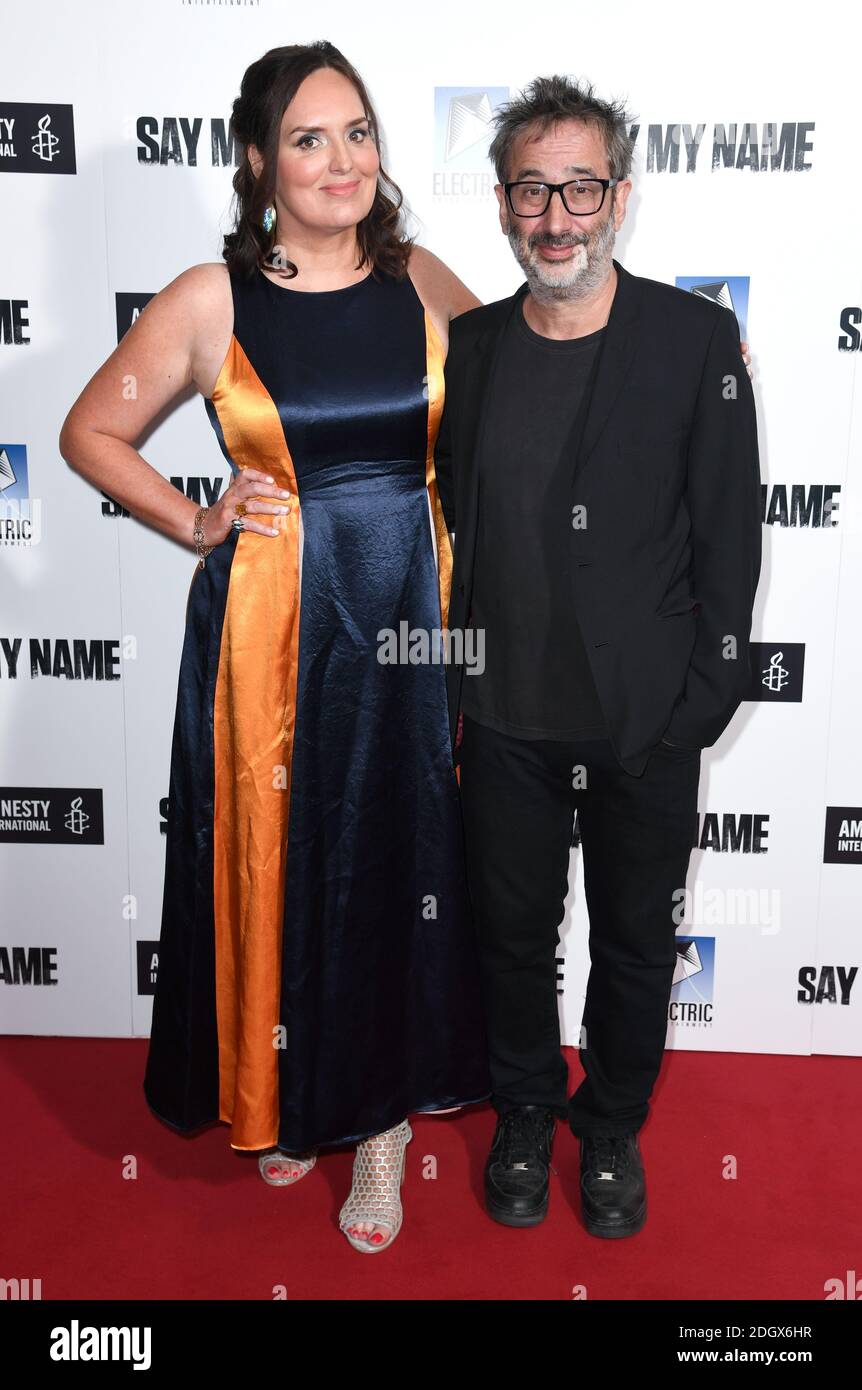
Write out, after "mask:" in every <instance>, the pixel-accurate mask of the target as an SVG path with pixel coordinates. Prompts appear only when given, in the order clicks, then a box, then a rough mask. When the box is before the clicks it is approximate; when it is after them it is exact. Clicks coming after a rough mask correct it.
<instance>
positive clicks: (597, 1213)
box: [581, 1131, 646, 1239]
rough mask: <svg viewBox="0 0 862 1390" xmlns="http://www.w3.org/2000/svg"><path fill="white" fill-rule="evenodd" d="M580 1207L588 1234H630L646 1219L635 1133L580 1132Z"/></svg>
mask: <svg viewBox="0 0 862 1390" xmlns="http://www.w3.org/2000/svg"><path fill="white" fill-rule="evenodd" d="M581 1211H582V1214H583V1218H584V1225H585V1226H586V1228H587V1230H588V1231H589V1233H590V1235H591V1236H607V1237H610V1238H611V1239H614V1238H615V1237H618V1236H633V1235H634V1234H635V1232H636V1231H639V1230H640V1229H641V1227H642V1226H643V1224H644V1222H645V1221H646V1183H645V1179H644V1170H643V1163H642V1161H641V1155H640V1150H639V1148H638V1139H637V1133H636V1132H634V1131H633V1132H631V1133H629V1134H617V1135H611V1136H609V1137H605V1136H602V1135H582V1136H581Z"/></svg>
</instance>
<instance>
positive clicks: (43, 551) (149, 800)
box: [0, 0, 862, 1054]
mask: <svg viewBox="0 0 862 1390" xmlns="http://www.w3.org/2000/svg"><path fill="white" fill-rule="evenodd" d="M2 11H3V15H2V34H3V55H4V56H3V63H2V78H3V80H2V91H0V207H2V216H0V498H2V503H0V562H2V587H0V605H2V607H0V718H2V747H1V748H0V854H2V892H0V902H2V921H0V1010H2V1018H0V1031H3V1032H6V1033H30V1034H67V1035H71V1034H76V1035H81V1034H83V1035H100V1036H134V1035H146V1034H147V1033H148V1031H149V1024H150V1011H151V1005H152V994H153V989H154V984H155V979H156V973H157V970H158V936H159V926H160V918H161V905H162V885H163V874H164V847H165V828H166V824H167V817H168V816H169V814H170V808H169V806H168V802H167V790H168V770H169V758H170V744H171V731H172V725H173V717H174V703H175V699H176V688H177V675H178V667H179V657H180V650H181V645H182V637H183V627H184V619H185V605H186V597H187V594H188V589H189V584H190V581H191V579H192V576H193V573H194V567H195V564H196V559H195V556H194V553H193V552H192V550H191V549H185V548H183V547H182V546H180V545H177V544H175V543H173V542H171V541H169V540H167V539H166V538H165V537H163V536H162V535H161V534H159V533H158V532H157V531H155V530H153V529H152V528H150V527H148V526H146V525H144V524H142V523H140V522H138V521H136V520H135V519H134V518H133V517H131V516H129V515H128V513H127V512H126V511H125V510H124V509H123V507H122V506H120V505H118V504H117V502H116V501H115V500H114V499H112V498H111V497H109V496H106V495H102V494H100V493H99V492H98V490H97V489H95V488H94V487H92V486H91V485H89V484H88V483H86V482H85V481H84V480H83V479H82V478H81V477H80V476H79V475H77V474H76V473H74V472H73V471H72V470H71V469H70V468H69V467H68V465H67V464H66V463H65V462H64V460H63V459H62V457H61V456H60V453H59V450H58V434H59V430H60V426H61V424H62V422H63V419H64V417H65V415H66V412H67V411H68V409H69V407H70V405H71V404H72V402H73V401H74V399H75V397H76V396H77V395H78V393H79V391H80V390H81V388H82V387H83V385H84V383H85V382H86V381H87V380H88V378H89V377H90V376H91V375H92V374H93V372H94V371H95V370H96V368H97V367H98V366H99V365H100V363H101V362H102V361H103V360H104V359H105V357H107V356H108V354H109V353H110V352H111V351H112V350H113V348H114V347H115V346H116V343H117V341H118V338H119V337H120V336H121V335H122V334H123V333H124V332H125V331H126V330H127V329H128V327H129V325H130V324H131V323H132V321H133V320H134V318H135V316H136V315H137V314H138V313H139V312H140V311H141V309H142V307H143V306H144V305H145V304H146V302H147V300H148V299H149V298H151V297H152V296H153V295H154V294H156V293H158V291H159V290H161V289H162V288H164V286H165V285H167V284H168V283H169V282H170V281H171V280H172V279H174V277H175V276H176V275H178V274H179V273H180V272H181V271H182V270H184V269H186V268H187V267H188V266H191V265H194V264H197V263H199V262H202V261H214V260H218V259H219V258H220V254H221V240H220V238H221V233H222V232H223V231H225V230H227V229H229V227H230V202H231V196H232V189H231V178H232V174H233V170H234V167H235V163H236V160H237V151H236V149H235V147H234V145H233V143H232V140H231V134H230V130H229V123H228V118H229V113H230V109H231V104H232V101H233V99H234V97H235V96H236V94H237V93H238V90H239V84H240V80H241V78H242V74H243V72H244V70H245V68H246V67H247V66H248V64H249V63H251V62H252V61H254V59H256V58H257V57H259V56H260V55H261V54H262V53H264V52H265V51H266V50H267V49H269V48H273V47H277V46H280V45H282V44H288V43H297V42H300V43H305V42H310V41H312V40H314V39H318V38H327V39H329V40H330V41H331V42H333V43H335V44H336V45H337V46H338V47H339V48H340V49H341V50H342V51H343V52H344V53H345V54H346V56H347V57H348V58H349V59H350V60H351V61H352V62H353V63H354V64H355V65H356V66H357V68H358V69H359V71H360V72H361V73H362V74H363V77H364V79H365V81H366V83H367V85H368V87H369V90H370V92H371V94H372V98H373V100H374V101H375V103H376V105H377V108H378V110H379V112H380V115H381V119H382V123H383V127H384V135H385V150H384V163H385V165H386V167H387V168H388V169H389V170H390V171H391V173H392V174H393V176H394V178H395V179H396V181H397V182H398V183H399V184H400V186H401V188H402V189H403V191H404V194H405V198H406V203H407V207H408V224H407V225H408V229H409V230H410V231H411V232H414V233H417V234H418V238H419V240H420V241H421V242H422V243H423V244H425V245H427V246H429V247H430V248H431V249H432V250H433V251H435V252H436V253H437V255H439V256H441V257H442V258H443V259H444V260H445V261H446V262H447V263H448V264H449V265H450V266H452V268H453V269H454V270H455V271H456V272H457V274H458V275H459V276H460V277H461V278H462V280H464V282H465V283H466V284H467V285H469V286H470V288H471V289H472V290H473V291H474V292H475V293H476V294H477V295H478V296H479V298H480V299H482V300H483V301H484V302H488V301H490V300H493V299H499V298H502V297H503V296H506V295H509V294H511V293H512V291H513V290H514V289H515V288H516V287H517V286H518V285H519V284H520V283H521V282H522V278H523V277H522V275H521V273H520V270H519V268H518V266H517V264H516V263H515V261H514V259H513V258H512V255H511V252H510V250H509V246H508V243H507V241H506V239H505V237H504V236H503V235H502V234H501V232H500V229H499V223H498V219H497V203H496V199H495V196H494V193H493V184H494V176H493V172H492V169H491V166H490V164H489V163H488V160H487V148H488V143H489V139H490V134H491V131H490V129H489V121H490V118H491V116H492V113H493V111H494V109H495V108H496V107H497V106H498V105H499V104H500V103H501V102H503V101H505V100H506V99H507V98H508V97H509V96H510V95H511V94H514V93H515V92H516V91H517V90H518V89H519V88H521V87H523V86H524V85H525V84H526V83H527V82H528V81H529V80H530V79H531V78H533V77H535V76H538V75H541V74H546V75H547V74H551V73H555V72H565V73H569V74H572V75H576V76H580V77H585V78H588V79H590V80H591V81H592V82H593V83H594V84H595V85H596V88H597V90H598V91H599V93H601V94H602V95H605V96H609V97H611V96H612V97H622V98H624V99H625V100H626V103H627V106H628V108H629V109H630V110H631V111H633V112H634V113H636V114H635V116H634V122H633V132H632V133H633V135H634V137H635V162H634V174H633V178H634V190H633V193H632V197H631V199H630V201H629V212H628V217H627V220H626V223H625V225H624V227H623V229H622V232H621V233H620V235H619V237H618V240H617V247H616V253H615V254H616V256H617V259H619V260H620V261H622V263H623V264H624V265H625V266H626V267H627V268H628V269H629V270H631V271H633V272H634V273H636V274H640V275H647V276H651V277H652V278H654V279H657V280H663V281H666V282H668V283H669V284H675V285H678V286H679V287H680V288H681V289H683V290H685V291H686V292H688V293H691V294H697V295H704V296H706V297H708V298H711V299H714V300H716V301H717V302H719V303H721V304H725V305H727V306H729V307H731V308H732V309H733V311H734V312H735V314H736V316H737V318H738V320H739V323H740V326H741V329H742V332H743V336H744V337H746V338H748V339H749V341H750V343H751V347H752V354H753V365H754V370H755V394H756V399H757V407H758V420H759V431H760V446H761V459H762V469H763V480H764V481H763V491H762V512H763V542H764V563H763V571H762V579H761V584H760V590H759V596H758V602H757V609H756V614H755V621H754V631H753V660H752V669H753V678H752V682H751V688H750V690H749V692H748V698H747V699H746V701H745V702H744V704H743V705H742V706H741V708H740V710H739V712H738V714H737V715H736V717H735V718H734V720H733V722H732V724H731V726H730V728H729V729H728V730H727V731H726V733H725V735H724V736H723V737H722V739H721V740H720V741H719V743H718V744H717V745H715V746H714V747H713V748H711V749H709V750H707V752H706V753H705V755H704V759H703V774H702V780H701V787H700V798H699V812H698V818H697V824H696V827H694V829H693V845H694V852H693V854H692V860H691V868H690V873H689V878H688V883H687V887H686V890H685V895H684V896H683V895H681V896H680V902H679V905H678V922H679V926H678V941H679V945H678V971H677V978H676V982H675V984H674V988H673V997H672V1001H671V1006H670V1012H669V1018H668V1046H670V1047H679V1048H691V1049H711V1050H730V1051H756V1052H770V1053H777V1052H786V1053H809V1052H820V1053H845V1054H847V1053H850V1054H859V1053H860V1052H862V1026H860V1013H862V984H860V982H859V979H858V969H859V962H860V960H862V940H860V936H862V931H860V918H862V913H860V906H862V746H860V692H862V621H860V598H862V520H860V518H862V501H860V494H862V379H860V362H862V353H860V348H862V307H860V306H862V257H860V247H862V198H860V188H859V183H860V174H859V122H858V117H857V110H856V104H855V101H854V96H855V88H854V83H853V79H852V74H848V70H847V67H846V60H847V53H848V51H852V50H853V49H854V48H855V47H856V43H855V41H854V36H853V34H852V33H851V32H850V30H849V29H848V28H846V27H845V26H850V25H852V24H855V22H856V21H855V20H853V18H852V12H851V10H849V9H847V8H846V7H845V6H841V5H838V4H826V5H824V4H822V3H821V4H820V5H818V6H817V7H816V11H815V13H814V14H813V15H808V14H806V22H805V24H804V25H800V24H799V23H798V22H797V18H796V17H795V16H794V13H793V11H792V8H791V9H790V10H788V9H787V7H786V5H785V6H781V5H778V4H775V5H772V4H768V5H761V6H759V7H758V6H753V7H752V6H747V7H745V10H744V12H743V11H740V12H739V14H738V15H737V16H736V22H732V23H731V24H728V22H727V16H716V14H715V12H714V11H712V10H710V9H703V8H701V9H697V8H695V9H694V10H688V11H686V12H685V14H684V15H683V14H682V13H681V12H680V11H679V8H678V7H677V6H675V5H671V4H670V3H663V2H660V3H657V4H653V5H649V6H643V5H640V4H630V3H628V0H626V3H622V4H619V3H618V4H611V5H608V6H603V7H595V6H592V7H586V8H584V7H574V8H573V7H571V6H562V7H559V6H558V7H556V8H553V9H552V10H548V11H542V12H541V14H540V15H538V16H535V15H533V14H532V13H531V12H529V11H524V9H523V7H522V6H520V5H511V6H507V5H500V4H496V3H495V4H491V3H478V4H476V3H473V4H470V5H467V6H464V5H462V4H455V3H452V2H451V0H437V3H436V4H435V5H434V7H433V11H432V10H427V11H423V10H422V8H421V7H420V8H419V9H418V10H417V9H411V8H410V7H405V6H404V5H402V4H394V3H391V2H390V0H378V3H377V4H375V5H374V6H372V7H371V8H368V7H362V6H356V5H353V4H348V3H347V0H331V3H330V4H329V5H327V6H326V8H325V10H324V11H318V12H316V14H315V15H314V16H312V14H311V12H310V11H309V10H308V9H303V8H302V7H295V6H288V5H284V4H281V3H279V0H260V3H244V2H243V0H234V3H227V0H222V3H204V2H203V0H199V2H198V3H190V2H189V0H146V3H145V2H144V0H137V3H134V2H133V0H109V2H106V3H104V4H101V3H94V2H92V0H91V3H79V4H76V5H64V4H62V3H56V4H46V3H40V2H39V0H28V3H26V4H24V3H22V0H3V4H2ZM731 17H732V16H731ZM856 38H857V39H858V33H857V36H856ZM138 447H139V449H140V452H141V453H142V455H143V457H144V458H145V459H146V460H147V461H148V463H150V464H151V465H152V466H153V467H154V468H156V469H158V470H159V471H160V472H161V473H163V474H164V476H165V477H166V478H169V479H170V481H171V482H172V483H173V484H174V486H175V487H177V488H178V489H179V490H180V491H181V492H183V493H184V494H185V495H186V496H188V497H190V498H194V499H195V500H196V501H199V502H200V503H201V504H206V503H208V502H211V501H212V500H213V499H215V498H217V497H218V495H219V492H220V490H221V489H222V488H224V487H225V486H226V485H227V482H228V480H229V478H228V471H227V467H226V464H225V462H224V459H223V457H222V455H221V454H220V451H219V448H218V445H217V443H216V439H215V436H214V434H213V431H212V428H211V426H210V424H209V421H208V420H207V418H206V413H205V408H204V404H203V400H202V398H201V397H200V396H199V395H197V394H196V393H189V394H188V395H187V396H186V397H184V398H183V399H182V400H180V401H179V402H178V404H177V407H176V408H175V409H174V410H172V411H171V412H170V413H169V414H168V415H167V417H166V418H164V419H163V420H161V421H160V422H159V423H158V426H157V427H156V428H153V429H152V430H151V432H150V433H149V434H148V436H147V438H146V439H144V440H142V441H139V442H138ZM588 968H589V955H588V948H587V917H586V911H585V907H584V894H583V880H582V872H581V863H580V851H579V849H578V847H577V846H575V847H574V848H573V851H572V873H571V888H570V896H569V902H568V907H567V914H566V920H565V923H564V925H563V928H562V929H561V941H560V950H559V963H558V973H559V985H558V988H559V999H560V1012H561V1019H562V1023H563V1033H564V1038H565V1040H566V1041H568V1042H576V1041H577V1039H578V1035H579V1028H580V1021H581V1012H582V1007H583V999H584V990H585V984H586V977H587V971H588Z"/></svg>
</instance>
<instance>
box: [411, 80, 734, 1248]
mask: <svg viewBox="0 0 862 1390" xmlns="http://www.w3.org/2000/svg"><path fill="white" fill-rule="evenodd" d="M495 119H496V123H497V133H496V136H495V139H494V142H493V144H492V146H491V151H490V154H491V158H492V159H493V161H494V163H495V167H496V171H497V177H498V179H499V183H498V185H497V186H496V190H495V191H496V194H497V198H498V201H499V210H500V224H501V227H502V230H503V232H504V234H505V235H506V236H507V237H508V239H509V242H510V244H511V247H512V250H513V252H514V254H515V256H516V258H517V260H518V262H519V264H520V265H521V267H522V269H523V271H524V273H525V275H526V281H525V283H524V284H523V285H521V287H520V288H519V289H518V290H517V291H516V293H515V294H514V295H512V296H511V297H510V298H508V299H503V300H500V301H498V302H496V303H494V304H488V305H482V306H480V307H479V308H475V309H472V310H470V311H468V312H467V313H465V314H462V315H461V316H459V317H458V318H456V319H454V320H453V321H452V323H451V325H450V330H451V332H450V340H449V352H448V357H447V361H446V397H445V406H444V411H443V417H442V420H441V425H440V431H439V437H438V441H437V447H436V451H435V460H436V470H437V477H438V484H439V488H440V495H441V500H442V503H443V508H444V512H445V515H446V520H447V525H448V527H449V529H450V530H451V531H454V532H455V560H454V569H453V575H452V588H451V597H450V607H449V615H448V628H449V632H450V635H451V639H450V640H452V646H451V648H450V650H451V652H452V653H454V655H453V656H452V658H451V659H450V661H449V664H448V669H447V682H448V693H449V715H450V725H451V735H452V739H453V746H454V747H455V750H456V751H455V757H456V761H457V762H458V763H459V781H460V789H461V799H462V805H463V811H464V827H465V838H466V851H467V873H468V882H469V887H470V893H471V898H472V902H473V908H474V914H475V921H476V928H477V932H478V937H479V943H480V950H481V958H482V968H483V988H484V998H485V1007H486V1016H487V1023H488V1033H489V1044H490V1054H491V1068H492V1081H493V1088H494V1093H493V1104H494V1107H495V1109H496V1110H497V1125H496V1132H495V1135H494V1142H493V1145H492V1148H491V1151H490V1154H489V1156H488V1162H487V1165H486V1170H485V1197H486V1204H487V1208H488V1211H489V1213H490V1214H491V1216H493V1217H494V1218H495V1219H496V1220H498V1221H500V1222H502V1223H503V1224H506V1225H511V1226H529V1225H535V1224H536V1223H537V1222H539V1221H541V1220H542V1219H543V1217H544V1215H545V1212H546V1210H547V1204H548V1166H549V1161H550V1153H551V1142H552V1137H553V1132H554V1127H555V1120H556V1116H558V1115H559V1116H561V1117H564V1118H567V1119H568V1123H569V1126H570V1128H571V1130H572V1132H573V1133H574V1134H575V1135H577V1136H578V1137H579V1139H580V1146H581V1197H582V1212H583V1217H584V1221H585V1225H586V1227H587V1229H588V1230H589V1231H590V1232H591V1233H593V1234H595V1235H601V1236H611V1237H615V1236H625V1235H629V1234H631V1233H633V1232H635V1231H637V1230H640V1228H641V1226H642V1225H643V1222H644V1220H645V1218H646V1188H645V1181H644V1173H643V1164H642V1160H641V1156H640V1151H639V1147H638V1139H637V1135H638V1130H639V1129H640V1127H641V1125H642V1124H643V1122H644V1120H645V1119H646V1116H647V1113H648V1108H649V1098H650V1096H651V1094H652V1090H653V1085H654V1083H655V1080H656V1077H657V1075H658V1071H659V1068H660V1065H661V1061H662V1055H663V1050H664V1043H665V1036H666V1029H667V1009H668V1001H669V996H670V990H671V985H672V980H673V974H674V966H675V963H676V949H675V923H674V918H673V909H674V905H675V903H676V902H677V901H678V897H677V898H674V894H675V893H677V894H678V891H679V890H680V889H682V888H684V886H685V880H686V872H687V867H688V860H689V853H690V847H691V843H692V836H693V829H694V822H695V815H696V807H697V786H698V779H699V774H700V758H701V750H702V749H703V748H704V747H707V746H708V745H711V744H713V743H715V741H716V739H718V738H719V736H720V735H721V733H722V732H723V730H724V729H725V728H726V727H727V724H728V722H729V720H730V719H731V717H732V715H733V713H734V711H735V710H736V708H737V706H738V704H739V702H740V700H741V699H742V698H743V696H744V694H745V691H746V688H747V685H748V680H749V660H748V639H749V634H750V631H751V615H752V606H753V602H754V595H755V590H756V587H757V581H758V577H759V572H760V524H761V523H760V509H759V488H760V477H759V464H758V448H757V428H756V420H755V411H754V399H753V393H752V389H751V384H750V382H749V379H748V375H747V372H746V368H745V363H744V360H743V357H742V355H741V352H740V344H739V329H738V324H737V322H736V319H735V316H734V315H733V313H732V312H731V311H729V310H728V309H726V308H724V307H721V306H719V305H717V304H715V303H712V302H710V301H708V300H705V299H702V298H699V297H696V296H694V295H691V294H688V293H685V292H683V291H681V290H678V289H676V288H673V287H671V286H668V285H665V284H661V283H659V282H657V281H653V280H648V279H643V278H641V277H639V276H635V275H632V274H630V273H629V272H628V271H626V270H625V269H624V268H623V266H622V265H620V263H619V262H618V261H616V260H614V259H613V256H612V251H613V246H614V238H615V234H616V231H617V230H618V229H619V227H620V226H621V224H622V221H623V219H624V217H625V211H626V201H627V198H628V195H629V192H630V189H631V181H630V179H629V177H628V175H629V173H630V169H631V145H630V140H629V137H628V119H629V118H628V117H627V115H626V113H625V112H624V111H623V110H622V109H621V107H620V106H619V105H617V104H613V103H608V102H605V101H602V100H600V99H599V98H598V97H596V96H595V95H594V93H593V91H592V89H591V88H590V87H588V86H580V87H579V86H577V85H576V84H574V83H572V82H570V81H569V80H568V79H566V78H563V77H552V78H547V79H538V80H537V81H535V82H534V83H532V84H531V85H530V87H529V88H528V89H527V91H526V92H525V93H524V94H523V96H522V97H520V98H518V99H517V100H515V101H512V102H509V103H508V104H507V105H506V106H505V107H504V108H502V110H500V111H498V113H497V115H496V117H495ZM469 626H472V627H473V628H475V629H476V630H477V631H481V632H482V633H483V634H484V666H482V663H476V664H475V665H473V664H472V663H471V661H470V660H469V656H468V653H469V651H470V650H471V648H470V643H469V640H467V641H466V642H465V650H463V651H462V652H461V653H460V654H459V653H458V641H457V639H458V637H459V635H460V636H461V637H462V638H467V639H468V638H469V633H467V632H466V629H467V628H468V627H469ZM465 656H467V657H468V659H467V660H466V661H465ZM576 812H577V824H578V829H579V833H580V842H581V846H582V851H583V856H584V875H585V891H586V900H587V907H588V911H589V919H590V933H589V945H590V959H591V969H590V975H589V984H588V988H587V995H586V1003H585V1007H584V1014H583V1025H582V1039H581V1048H580V1058H581V1062H582V1065H583V1069H584V1073H585V1076H584V1080H583V1082H582V1083H581V1085H580V1086H579V1087H578V1089H577V1090H576V1091H575V1093H574V1095H573V1096H572V1097H571V1099H569V1100H567V1089H568V1088H567V1068H566V1065H565V1062H564V1060H563V1058H562V1055H561V1053H560V1036H559V1020H558V1012H557V994H556V952H557V946H558V929H559V926H560V923H561V921H562V918H563V914H564V904H565V898H566V893H567V877H568V861H569V850H570V846H571V844H572V843H573V822H574V817H575V813H576Z"/></svg>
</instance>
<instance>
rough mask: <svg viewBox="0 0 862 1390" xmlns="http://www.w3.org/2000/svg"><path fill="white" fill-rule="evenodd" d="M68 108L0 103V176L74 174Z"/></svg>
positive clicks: (71, 134)
mask: <svg viewBox="0 0 862 1390" xmlns="http://www.w3.org/2000/svg"><path fill="white" fill-rule="evenodd" d="M74 173H77V165H76V162H75V126H74V122H73V119H72V107H71V106H68V105H60V104H58V103H54V102H51V103H49V104H48V105H46V104H45V103H44V102H41V103H40V104H39V105H36V104H35V103H34V102H26V101H0V174H74Z"/></svg>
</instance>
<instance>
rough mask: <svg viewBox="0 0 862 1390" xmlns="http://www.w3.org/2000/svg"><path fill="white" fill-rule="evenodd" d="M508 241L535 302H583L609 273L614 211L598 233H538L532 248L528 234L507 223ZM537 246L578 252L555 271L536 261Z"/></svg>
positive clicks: (613, 237)
mask: <svg viewBox="0 0 862 1390" xmlns="http://www.w3.org/2000/svg"><path fill="white" fill-rule="evenodd" d="M508 239H509V245H510V246H511V248H512V253H513V255H514V257H515V259H516V261H517V262H518V264H519V265H520V267H521V269H522V270H523V272H524V275H525V276H526V278H527V282H528V284H529V286H530V292H531V294H532V295H533V298H534V299H538V300H540V301H544V302H552V301H556V300H560V299H566V300H571V299H586V298H588V297H589V296H590V295H591V294H593V293H594V292H595V291H596V290H597V289H599V288H600V287H601V286H602V285H603V284H604V282H605V280H606V279H607V277H608V275H609V273H610V269H611V262H612V259H613V250H614V242H615V240H616V228H615V226H614V219H613V209H611V212H610V214H609V215H608V217H607V219H606V221H605V222H604V223H603V225H602V226H601V227H600V228H599V229H598V231H597V232H593V233H592V234H586V233H579V234H575V235H571V236H560V237H552V236H548V235H546V234H545V233H539V234H537V237H536V242H535V243H534V244H533V246H531V245H530V237H529V234H528V235H527V236H523V235H519V234H518V233H517V232H516V231H515V230H514V229H513V225H512V222H511V221H510V222H509V233H508ZM537 243H544V244H545V245H547V246H576V247H577V248H578V250H576V251H575V255H574V258H573V260H571V261H566V262H560V265H559V268H558V269H557V268H555V267H554V266H553V265H551V263H550V262H547V261H540V260H539V258H538V254H537V252H536V250H535V245H536V244H537Z"/></svg>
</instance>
